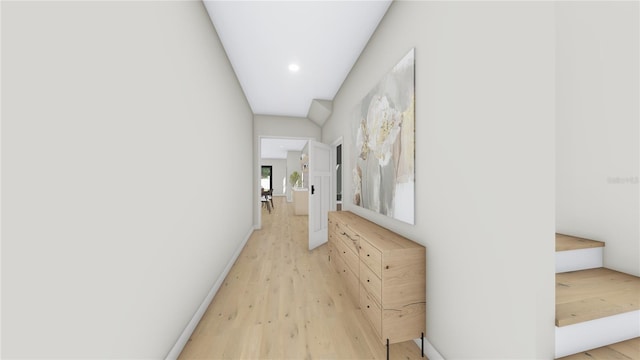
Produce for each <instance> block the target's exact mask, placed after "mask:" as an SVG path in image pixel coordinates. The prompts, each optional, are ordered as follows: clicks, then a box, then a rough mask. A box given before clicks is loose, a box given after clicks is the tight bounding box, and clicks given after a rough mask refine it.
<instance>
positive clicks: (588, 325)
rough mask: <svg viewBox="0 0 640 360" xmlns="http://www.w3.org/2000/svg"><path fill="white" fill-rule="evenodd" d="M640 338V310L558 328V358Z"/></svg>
mask: <svg viewBox="0 0 640 360" xmlns="http://www.w3.org/2000/svg"><path fill="white" fill-rule="evenodd" d="M638 336H640V310H636V311H630V312H627V313H623V314H618V315H614V316H608V317H605V318H602V319H596V320H591V321H586V322H581V323H577V324H574V325H567V326H561V327H557V326H556V358H559V357H563V356H567V355H572V354H576V353H579V352H582V351H587V350H591V349H595V348H599V347H602V346H606V345H610V344H615V343H617V342H620V341H625V340H629V339H633V338H636V337H638Z"/></svg>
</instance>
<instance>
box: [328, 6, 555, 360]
mask: <svg viewBox="0 0 640 360" xmlns="http://www.w3.org/2000/svg"><path fill="white" fill-rule="evenodd" d="M413 47H415V48H416V225H415V226H411V225H407V224H405V223H401V222H398V221H395V220H393V219H391V218H388V217H385V216H381V215H379V214H375V213H373V212H371V211H368V210H365V209H362V208H359V207H355V205H353V204H352V201H351V199H352V194H353V191H352V186H351V181H350V178H349V177H347V178H345V182H344V184H345V189H344V191H343V192H344V194H345V197H344V202H343V206H344V207H345V208H346V209H347V210H351V211H354V212H357V213H358V214H360V215H361V216H364V217H366V218H368V219H371V220H373V221H375V222H377V223H379V224H381V225H383V226H385V227H388V228H390V229H392V230H394V231H396V232H398V233H400V234H403V235H405V236H407V237H409V238H411V239H413V240H415V241H417V242H419V243H421V244H424V245H425V246H426V248H427V316H426V326H427V333H426V337H427V339H428V341H430V342H431V344H433V345H434V347H435V348H436V349H437V350H438V351H439V352H440V353H441V354H442V355H443V356H444V357H445V358H447V359H464V358H467V359H468V358H475V359H478V358H483V359H515V358H521V359H545V358H546V359H552V358H553V356H554V312H555V309H554V308H555V299H554V287H555V278H554V230H555V214H554V207H555V203H554V186H555V171H554V169H555V167H554V151H555V149H554V147H555V142H554V132H555V124H554V113H555V110H554V109H555V105H554V98H555V94H554V87H555V82H554V7H553V4H552V3H544V2H543V3H536V2H410V1H406V2H405V1H395V2H394V3H393V4H392V5H391V7H390V8H389V11H388V12H387V14H386V16H385V18H384V19H383V20H382V22H381V24H380V26H379V27H378V29H377V31H376V32H375V34H374V36H373V37H372V39H371V40H370V42H369V44H368V45H367V47H366V49H365V51H364V52H363V54H362V55H361V56H360V58H359V60H358V62H357V63H356V64H355V66H354V68H353V69H352V70H351V72H350V74H349V76H348V77H347V79H346V81H345V83H344V84H343V85H342V88H341V89H340V91H339V92H338V94H337V96H336V98H335V99H334V102H333V104H334V107H333V115H332V116H331V118H330V119H329V120H328V121H327V123H326V124H325V126H324V127H323V137H322V139H323V142H325V143H331V142H333V141H334V140H335V139H337V138H338V137H339V136H344V156H343V159H344V163H345V169H346V170H345V174H346V176H350V173H351V171H350V170H349V169H351V167H350V166H351V164H352V160H351V158H350V157H351V156H352V154H353V149H352V146H353V140H352V138H351V130H350V126H349V121H352V120H353V119H352V116H351V115H352V110H353V109H354V107H355V106H356V104H357V103H359V102H360V100H361V99H362V98H363V97H364V96H365V95H366V93H367V92H368V91H369V90H370V89H371V88H372V87H373V86H374V85H375V84H376V83H377V82H378V81H379V80H380V79H381V78H382V77H383V75H384V74H385V73H386V72H387V71H389V70H390V69H391V68H392V67H393V66H394V65H395V64H396V63H397V62H398V61H399V60H400V59H401V58H402V57H403V56H404V55H405V54H406V53H407V52H408V51H409V50H410V49H411V48H413ZM419 335H420V334H416V337H419Z"/></svg>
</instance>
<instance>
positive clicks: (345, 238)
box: [335, 233, 359, 256]
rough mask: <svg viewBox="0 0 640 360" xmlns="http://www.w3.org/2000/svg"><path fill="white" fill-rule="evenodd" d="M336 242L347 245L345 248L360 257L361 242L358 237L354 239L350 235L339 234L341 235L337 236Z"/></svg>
mask: <svg viewBox="0 0 640 360" xmlns="http://www.w3.org/2000/svg"><path fill="white" fill-rule="evenodd" d="M335 237H336V240H337V241H341V242H343V243H344V244H345V246H346V247H347V248H348V249H349V250H350V251H351V252H353V253H354V254H355V255H356V256H357V255H358V252H359V248H358V245H359V241H358V238H357V237H353V236H350V235H347V234H346V233H343V234H339V235H335Z"/></svg>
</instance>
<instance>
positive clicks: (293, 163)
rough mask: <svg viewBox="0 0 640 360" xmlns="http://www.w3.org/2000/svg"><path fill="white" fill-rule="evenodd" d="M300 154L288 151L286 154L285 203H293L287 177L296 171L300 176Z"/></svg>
mask: <svg viewBox="0 0 640 360" xmlns="http://www.w3.org/2000/svg"><path fill="white" fill-rule="evenodd" d="M301 154H302V153H301V152H300V151H288V152H287V191H286V194H287V201H288V202H292V201H293V194H292V193H291V191H292V190H291V185H292V184H290V181H289V176H291V173H292V172H294V171H297V172H298V174H300V175H302V167H301V166H300V155H301Z"/></svg>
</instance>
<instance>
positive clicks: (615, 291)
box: [556, 268, 640, 326]
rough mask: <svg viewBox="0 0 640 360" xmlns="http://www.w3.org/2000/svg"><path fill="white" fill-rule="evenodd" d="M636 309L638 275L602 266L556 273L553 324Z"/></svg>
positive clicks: (639, 300)
mask: <svg viewBox="0 0 640 360" xmlns="http://www.w3.org/2000/svg"><path fill="white" fill-rule="evenodd" d="M635 310H640V278H638V277H636V276H633V275H629V274H625V273H621V272H618V271H614V270H611V269H606V268H598V269H589V270H581V271H572V272H567V273H559V274H556V326H566V325H572V324H576V323H580V322H584V321H589V320H594V319H600V318H603V317H607V316H612V315H617V314H622V313H625V312H629V311H635Z"/></svg>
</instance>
